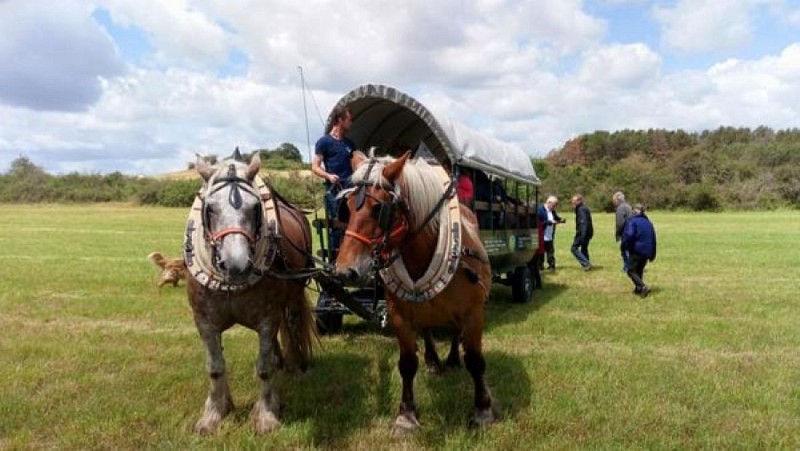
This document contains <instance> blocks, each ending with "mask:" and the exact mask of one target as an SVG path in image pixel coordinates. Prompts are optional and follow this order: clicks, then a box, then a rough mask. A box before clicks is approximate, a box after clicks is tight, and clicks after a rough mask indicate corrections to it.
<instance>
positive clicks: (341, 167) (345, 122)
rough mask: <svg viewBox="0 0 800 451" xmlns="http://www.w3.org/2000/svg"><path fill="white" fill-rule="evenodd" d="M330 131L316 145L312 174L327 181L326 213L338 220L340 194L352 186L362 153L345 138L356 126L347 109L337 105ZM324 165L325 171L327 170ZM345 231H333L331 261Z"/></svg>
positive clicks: (332, 114) (338, 229) (333, 229)
mask: <svg viewBox="0 0 800 451" xmlns="http://www.w3.org/2000/svg"><path fill="white" fill-rule="evenodd" d="M331 123H332V124H333V125H332V126H331V129H330V131H329V132H328V133H327V134H326V135H324V136H322V137H321V138H320V139H319V140H318V141H317V144H316V145H315V148H314V158H313V159H312V160H311V172H313V173H314V175H316V176H317V177H319V178H321V179H323V180H325V213H326V215H327V217H328V219H334V218H336V213H337V208H336V195H337V194H338V193H339V191H341V190H342V189H345V188H348V187H350V185H351V184H352V181H351V180H350V177H351V176H352V175H353V168H352V166H351V164H350V162H351V160H352V158H353V154H354V153H355V152H360V151H358V150H357V149H356V145H355V143H353V141H351V140H350V139H348V138H346V137H345V134H347V131H348V130H349V129H350V126H351V125H352V124H353V114H352V113H351V112H350V109H349V108H347V107H342V106H337V107H336V108H334V109H333V111H332V112H331ZM323 165H324V169H323ZM342 235H343V231H342V230H341V229H340V228H332V229H331V231H330V243H329V244H330V250H331V251H332V254H331V261H333V260H335V258H336V252H337V251H338V250H339V245H340V244H341V242H342Z"/></svg>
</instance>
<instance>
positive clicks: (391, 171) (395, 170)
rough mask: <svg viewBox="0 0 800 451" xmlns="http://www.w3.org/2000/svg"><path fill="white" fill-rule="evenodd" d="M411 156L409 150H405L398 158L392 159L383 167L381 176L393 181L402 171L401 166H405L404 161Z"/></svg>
mask: <svg viewBox="0 0 800 451" xmlns="http://www.w3.org/2000/svg"><path fill="white" fill-rule="evenodd" d="M410 156H411V151H410V150H409V151H407V152H406V153H404V154H403V155H401V156H400V158H398V159H396V160H394V161H392V162H391V163H389V164H388V165H387V166H386V167H385V168H383V176H384V177H385V178H386V180H388V181H390V182H392V183H394V181H395V180H397V177H399V176H400V173H401V172H403V166H405V164H406V161H408V158H409V157H410Z"/></svg>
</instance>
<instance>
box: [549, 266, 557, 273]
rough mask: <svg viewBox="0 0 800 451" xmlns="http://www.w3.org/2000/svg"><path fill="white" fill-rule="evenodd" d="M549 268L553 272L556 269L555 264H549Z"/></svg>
mask: <svg viewBox="0 0 800 451" xmlns="http://www.w3.org/2000/svg"><path fill="white" fill-rule="evenodd" d="M547 270H548V271H551V272H552V271H555V270H556V267H555V266H548V267H547Z"/></svg>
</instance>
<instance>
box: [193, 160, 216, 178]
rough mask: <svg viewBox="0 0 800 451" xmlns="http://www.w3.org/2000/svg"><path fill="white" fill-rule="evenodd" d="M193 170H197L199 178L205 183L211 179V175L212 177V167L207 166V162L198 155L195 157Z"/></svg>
mask: <svg viewBox="0 0 800 451" xmlns="http://www.w3.org/2000/svg"><path fill="white" fill-rule="evenodd" d="M194 168H195V169H197V172H198V173H199V174H200V177H203V180H205V181H206V182H207V181H208V179H210V178H211V176H212V175H214V167H213V166H211V165H210V164H208V162H207V161H206V160H205V159H204V158H203V157H201V156H200V155H197V162H196V163H195V164H194Z"/></svg>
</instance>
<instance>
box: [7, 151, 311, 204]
mask: <svg viewBox="0 0 800 451" xmlns="http://www.w3.org/2000/svg"><path fill="white" fill-rule="evenodd" d="M255 153H258V154H260V155H261V159H262V162H263V164H264V166H265V167H268V168H269V170H270V171H287V172H288V173H289V176H287V177H270V178H269V180H270V183H272V185H273V186H274V187H275V189H276V190H277V191H278V192H280V193H281V194H282V195H284V196H285V197H287V198H288V199H290V200H291V201H293V202H295V203H297V204H299V205H301V206H302V207H304V208H309V207H311V206H313V205H314V203H315V202H314V197H315V196H319V195H320V194H319V192H321V190H322V188H321V187H319V186H316V185H319V184H318V183H313V182H312V181H311V180H310V179H309V180H304V179H302V178H298V177H293V176H292V175H293V174H294V173H297V172H299V171H302V170H307V169H308V168H309V165H308V164H307V163H303V161H302V157H301V155H300V151H299V150H297V148H296V147H295V146H294V145H292V144H289V143H284V144H281V145H280V146H278V147H277V148H275V149H255V150H253V151H250V152H246V153H244V154H243V156H245V158H247V159H248V160H249V159H250V158H251V157H252V155H253V154H255ZM204 158H205V159H206V160H207V161H209V162H211V163H216V162H217V161H218V159H219V158H218V157H217V156H215V155H208V156H205V157H204ZM187 167H188V168H189V169H194V162H190V163H187ZM200 186H201V180H200V178H199V177H197V178H196V179H191V180H179V179H169V178H155V177H136V176H129V175H124V174H122V173H120V172H113V173H111V174H106V175H100V174H79V173H77V172H73V173H69V174H66V175H51V174H48V173H47V172H46V171H45V170H44V169H42V168H41V167H40V166H38V165H36V164H35V163H34V162H33V161H31V160H30V159H29V158H27V157H25V156H21V157H19V158H17V159H15V160H14V161H12V162H11V165H10V168H9V170H8V171H7V172H6V173H4V174H0V202H2V203H46V202H47V203H87V202H132V203H136V204H141V205H158V206H165V207H189V206H190V205H191V204H192V201H193V200H194V196H195V194H196V193H197V191H198V190H199V189H200Z"/></svg>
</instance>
